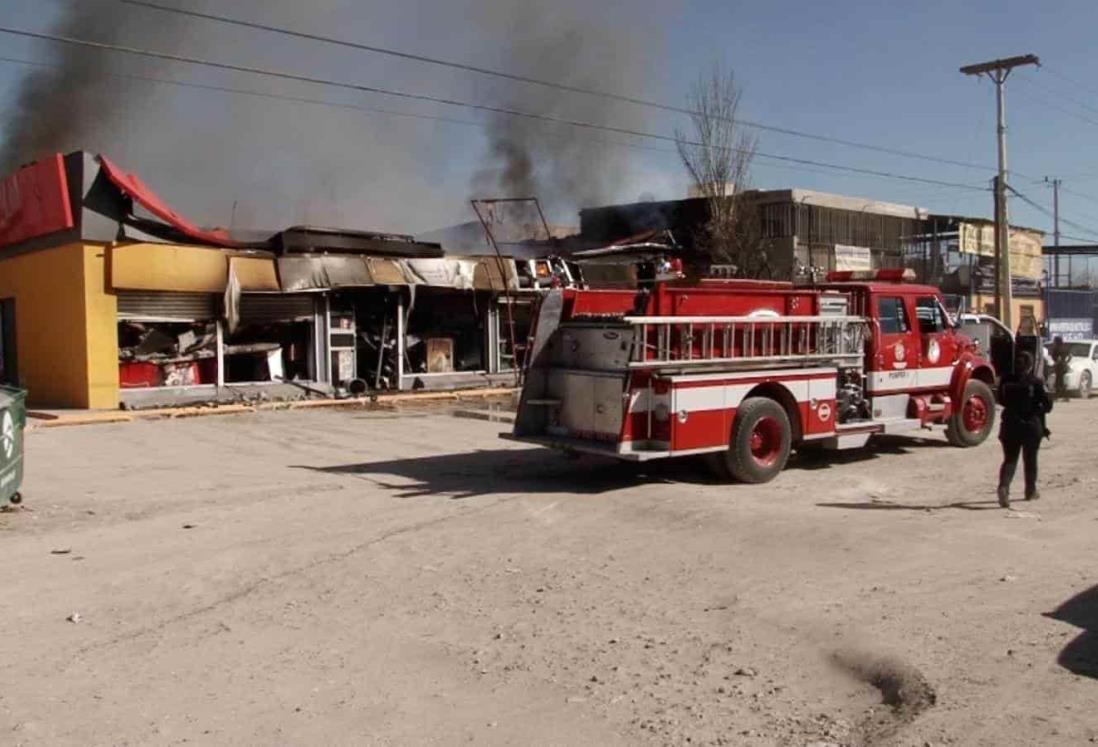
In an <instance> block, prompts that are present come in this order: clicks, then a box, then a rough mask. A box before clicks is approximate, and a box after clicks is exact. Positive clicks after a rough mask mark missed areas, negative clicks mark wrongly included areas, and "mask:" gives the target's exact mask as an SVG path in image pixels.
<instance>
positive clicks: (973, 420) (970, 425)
mask: <svg viewBox="0 0 1098 747" xmlns="http://www.w3.org/2000/svg"><path fill="white" fill-rule="evenodd" d="M994 425H995V395H994V394H993V393H992V391H991V387H989V386H988V385H987V384H985V383H984V382H982V381H979V380H977V379H972V380H971V381H969V382H968V383H967V384H966V385H965V396H964V400H963V401H962V402H961V403H960V406H959V407H958V408H957V411H956V412H955V413H953V415H952V416H950V418H949V424H948V425H947V426H946V439H947V440H948V441H949V442H950V443H951V444H953V445H954V446H960V447H962V448H969V447H972V446H979V445H980V444H982V443H983V442H984V441H985V440H987V437H988V436H989V435H990V434H991V429H992V427H994Z"/></svg>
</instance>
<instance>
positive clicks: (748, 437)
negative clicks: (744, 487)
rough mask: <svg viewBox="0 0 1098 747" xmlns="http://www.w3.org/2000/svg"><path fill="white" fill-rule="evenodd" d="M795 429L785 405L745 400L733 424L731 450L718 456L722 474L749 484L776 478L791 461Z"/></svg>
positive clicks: (718, 464) (770, 400)
mask: <svg viewBox="0 0 1098 747" xmlns="http://www.w3.org/2000/svg"><path fill="white" fill-rule="evenodd" d="M792 431H793V429H792V428H791V427H790V425H789V416H788V415H787V414H786V412H785V408H784V407H782V406H781V405H779V404H778V403H777V402H775V401H774V400H772V399H769V398H767V397H750V398H748V399H746V400H744V401H743V404H741V405H740V407H739V409H738V410H737V411H736V419H735V421H734V422H733V423H732V436H731V439H730V440H729V444H728V449H727V450H726V451H722V452H720V453H718V454H716V455H715V457H716V458H715V462H716V466H717V471H718V474H720V475H722V476H724V477H731V478H733V479H735V480H738V481H739V482H746V483H763V482H769V481H770V480H773V479H774V478H775V477H776V476H777V474H778V473H779V472H781V471H782V470H783V469H784V468H785V463H786V462H787V461H789V450H790V448H791V445H792V440H793V439H792Z"/></svg>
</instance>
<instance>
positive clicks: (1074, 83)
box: [1041, 65, 1098, 94]
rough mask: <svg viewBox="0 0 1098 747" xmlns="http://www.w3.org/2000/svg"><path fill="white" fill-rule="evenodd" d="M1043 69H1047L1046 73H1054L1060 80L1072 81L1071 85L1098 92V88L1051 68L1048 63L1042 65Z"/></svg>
mask: <svg viewBox="0 0 1098 747" xmlns="http://www.w3.org/2000/svg"><path fill="white" fill-rule="evenodd" d="M1041 69H1042V70H1043V71H1045V72H1046V73H1049V74H1050V75H1053V76H1055V77H1057V78H1059V79H1060V80H1062V81H1064V82H1065V83H1070V84H1071V85H1073V86H1075V87H1077V88H1081V89H1083V90H1084V91H1089V92H1090V93H1094V94H1098V88H1091V87H1090V86H1088V85H1086V84H1085V83H1080V82H1079V81H1077V80H1075V79H1074V78H1070V77H1068V76H1067V75H1064V74H1063V73H1061V72H1060V71H1058V70H1056V69H1054V68H1050V67H1049V66H1048V65H1042V66H1041Z"/></svg>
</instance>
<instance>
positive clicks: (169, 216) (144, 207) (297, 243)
mask: <svg viewBox="0 0 1098 747" xmlns="http://www.w3.org/2000/svg"><path fill="white" fill-rule="evenodd" d="M73 241H100V242H113V241H151V242H157V243H172V244H190V245H198V246H212V247H220V248H227V249H256V250H266V251H271V252H274V253H277V254H288V253H308V252H314V253H324V252H338V253H341V254H370V255H375V256H391V257H409V258H432V257H441V256H443V252H442V247H441V246H439V245H438V244H437V243H431V242H424V241H417V240H416V239H415V238H414V237H412V236H403V235H395V234H382V233H370V232H366V231H352V230H344V229H333V228H318V227H312V226H297V227H291V228H287V229H285V230H282V231H278V232H257V231H251V232H240V231H231V230H229V229H225V228H206V227H201V226H198V225H196V224H195V223H193V222H191V221H189V220H188V219H187V218H185V217H184V216H182V215H180V214H179V213H177V212H176V211H175V210H173V209H172V208H171V207H170V206H169V205H168V204H167V203H166V202H164V201H163V200H162V199H161V198H160V197H159V196H158V195H157V194H156V193H155V192H154V191H153V190H152V189H151V188H150V187H149V186H148V185H146V184H145V182H143V181H142V180H141V178H140V177H139V176H137V175H136V174H133V173H129V172H127V171H125V170H124V169H122V168H121V167H119V166H118V165H117V164H115V163H114V162H113V161H111V160H110V159H109V158H107V157H106V156H103V155H92V154H90V153H87V152H84V151H77V152H75V153H70V154H68V155H66V156H62V155H61V154H55V155H53V156H51V157H49V158H45V159H42V160H40V161H36V162H34V163H31V164H28V165H26V166H24V167H23V168H21V169H20V170H19V171H17V172H15V173H14V174H11V175H9V176H7V177H6V178H4V179H3V180H2V181H0V247H12V248H25V249H34V248H40V247H43V246H55V245H60V244H65V243H70V242H73Z"/></svg>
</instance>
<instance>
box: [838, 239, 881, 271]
mask: <svg viewBox="0 0 1098 747" xmlns="http://www.w3.org/2000/svg"><path fill="white" fill-rule="evenodd" d="M835 269H836V270H855V271H857V270H867V271H868V270H872V269H873V253H872V252H871V251H870V250H869V249H868V248H867V247H864V246H847V245H845V244H836V245H835Z"/></svg>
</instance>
